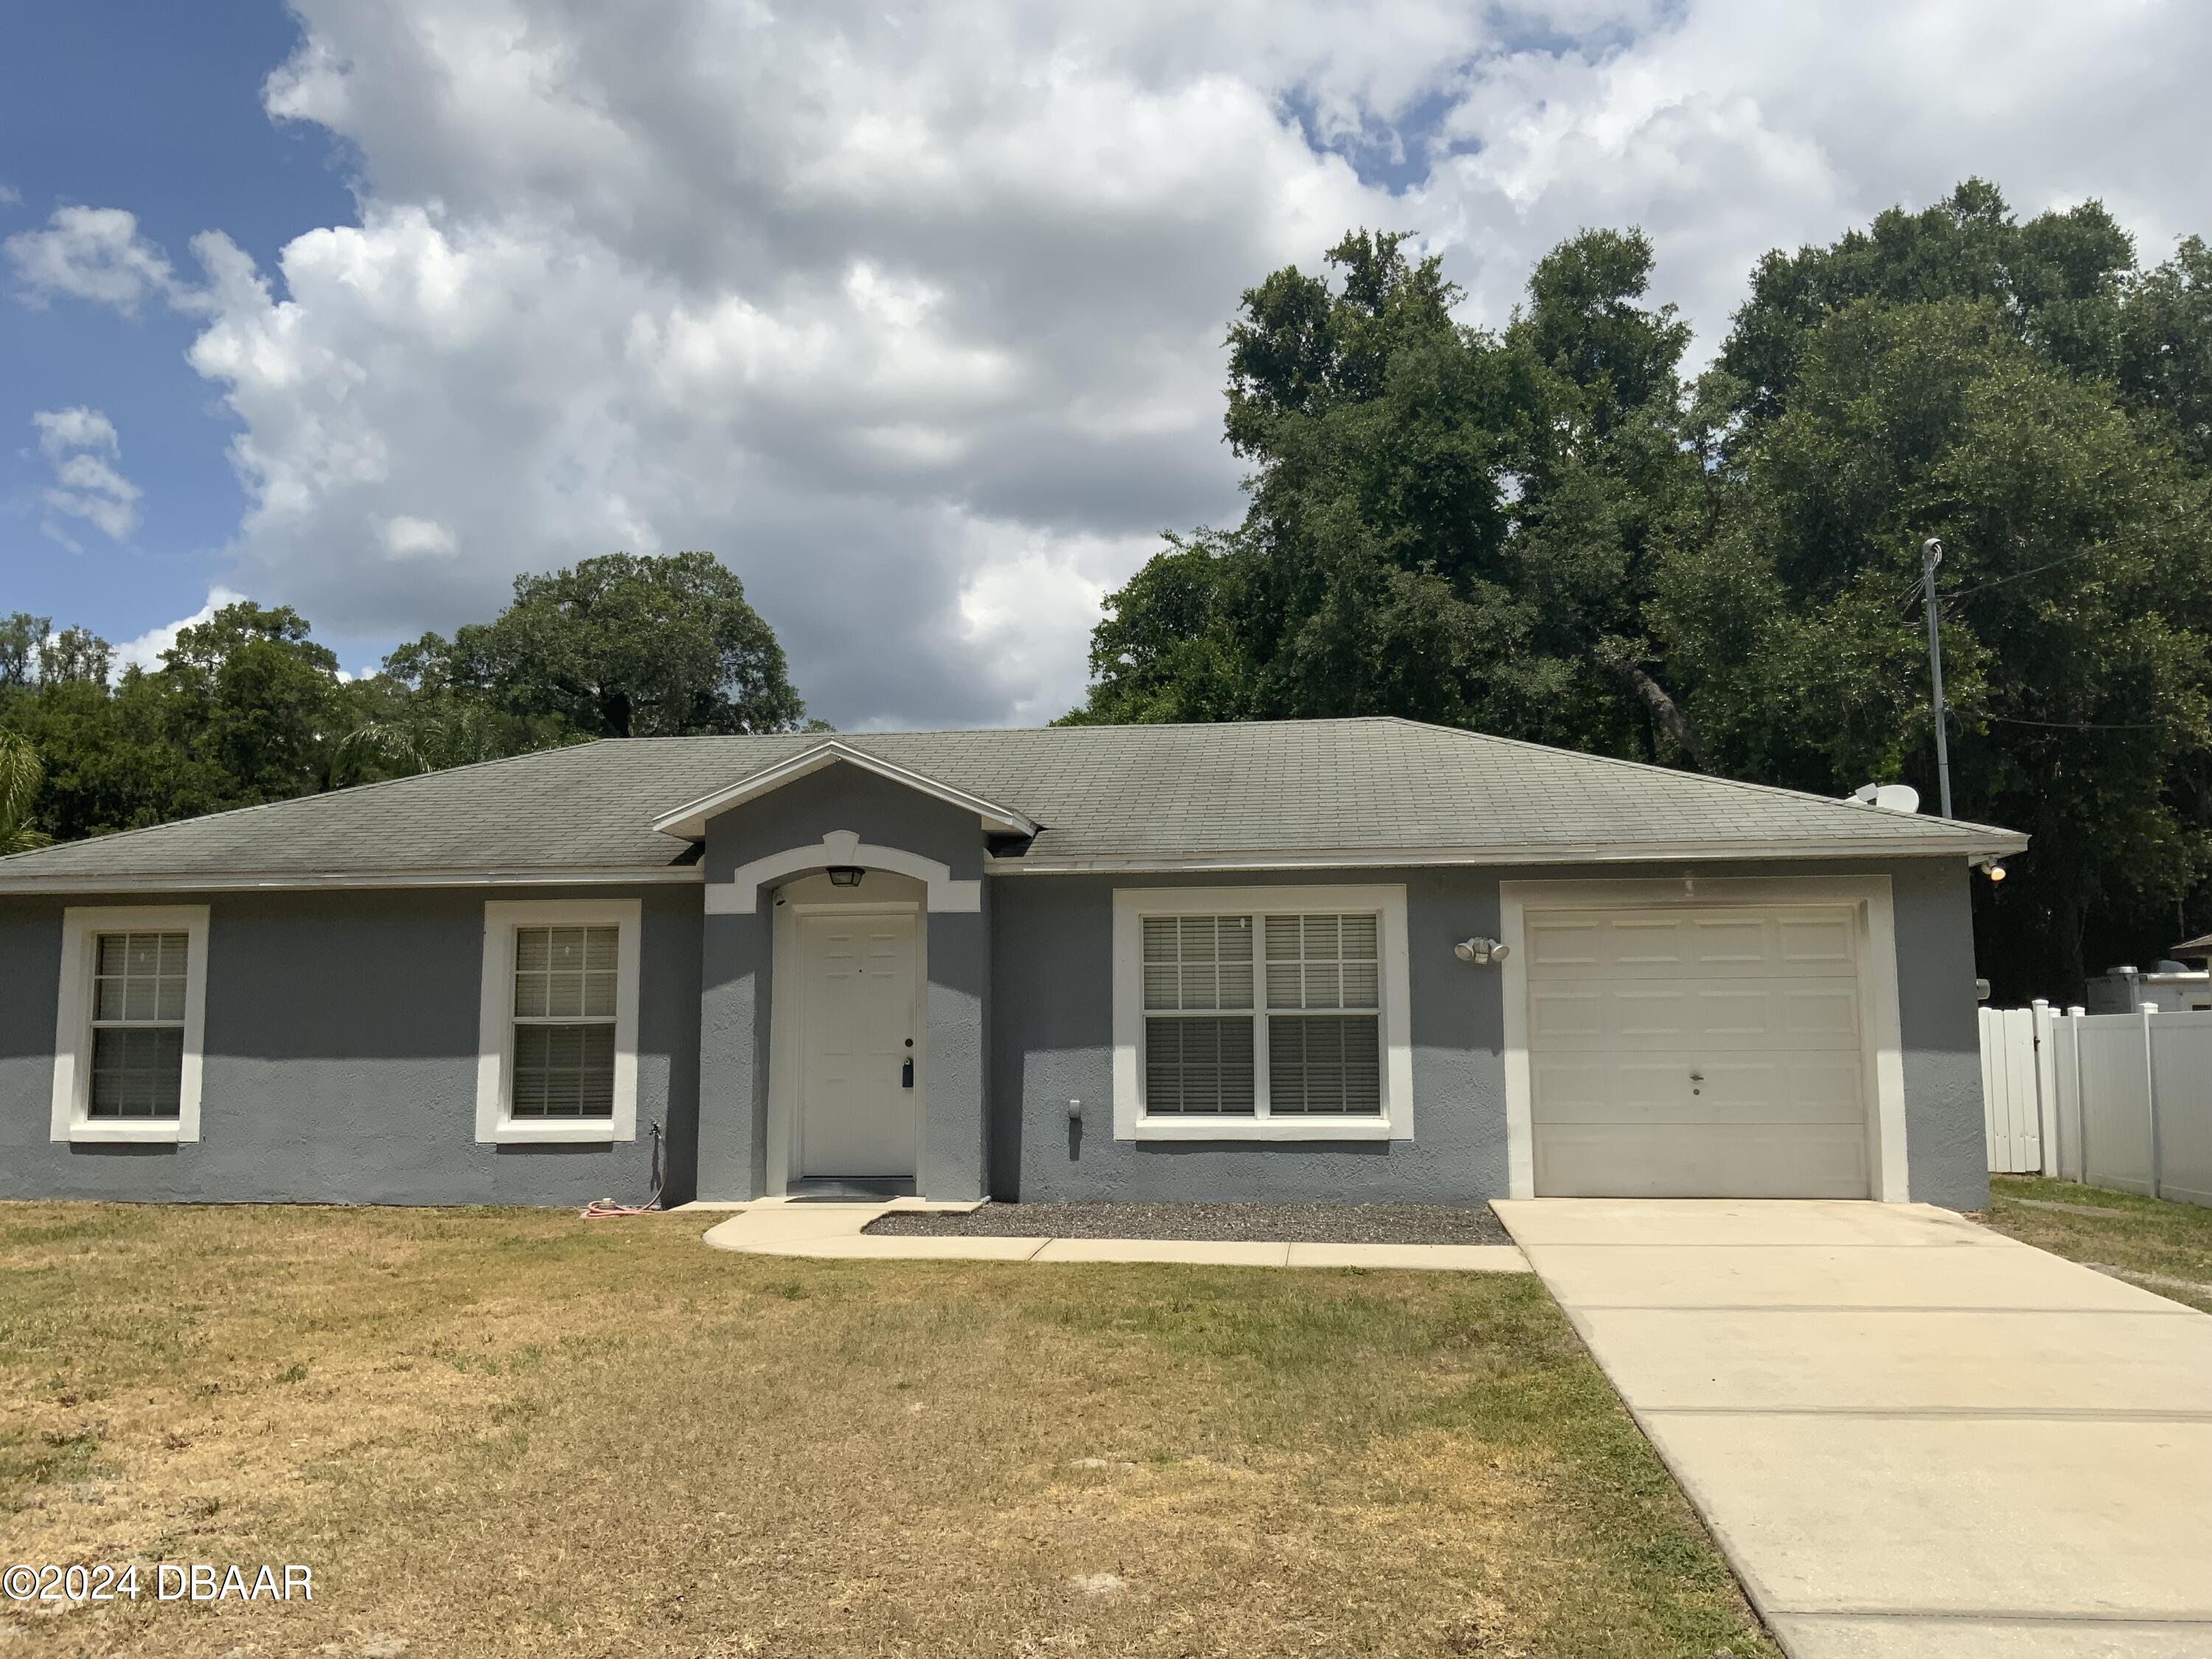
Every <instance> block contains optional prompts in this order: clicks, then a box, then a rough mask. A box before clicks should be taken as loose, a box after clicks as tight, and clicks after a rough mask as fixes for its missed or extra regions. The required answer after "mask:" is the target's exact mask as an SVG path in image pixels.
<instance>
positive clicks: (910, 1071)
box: [899, 1060, 914, 1089]
mask: <svg viewBox="0 0 2212 1659" xmlns="http://www.w3.org/2000/svg"><path fill="white" fill-rule="evenodd" d="M899 1087H900V1088H902V1089H911V1088H913V1087H914V1062H913V1061H912V1060H908V1061H907V1062H906V1064H905V1065H903V1066H900V1067H899Z"/></svg>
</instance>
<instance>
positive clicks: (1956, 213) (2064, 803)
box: [1069, 179, 2212, 997]
mask: <svg viewBox="0 0 2212 1659" xmlns="http://www.w3.org/2000/svg"><path fill="white" fill-rule="evenodd" d="M1406 246H1407V243H1406V239H1404V238H1403V237H1401V236H1397V235H1390V234H1372V233H1368V232H1364V231H1363V232H1359V233H1357V234H1353V235H1351V236H1348V237H1346V239H1345V240H1343V241H1342V242H1340V244H1339V245H1338V246H1336V247H1335V248H1334V249H1332V250H1331V251H1330V252H1329V254H1328V263H1329V265H1330V267H1331V268H1332V269H1333V270H1334V273H1335V280H1334V283H1332V282H1331V281H1330V280H1328V278H1326V277H1323V276H1309V275H1307V274H1305V273H1304V272H1302V271H1300V270H1297V269H1296V268H1295V267H1292V268H1288V269H1285V270H1279V271H1277V272H1275V273H1274V274H1273V276H1269V277H1267V279H1266V280H1265V281H1264V282H1262V283H1261V284H1260V285H1259V286H1258V287H1256V288H1254V289H1251V290H1249V292H1248V293H1246V295H1244V296H1243V306H1242V307H1241V309H1240V313H1239V315H1238V318H1237V322H1236V323H1235V325H1233V326H1232V327H1231V330H1230V335H1229V345H1230V374H1229V385H1228V399H1227V403H1228V412H1227V432H1228V437H1229V441H1230V442H1231V445H1232V447H1234V448H1235V449H1236V451H1237V453H1238V454H1239V455H1240V456H1242V457H1243V458H1244V459H1246V460H1247V461H1248V462H1249V463H1250V464H1251V466H1252V472H1251V475H1250V478H1249V492H1250V496H1251V504H1250V507H1249V510H1248V512H1247V513H1246V515H1245V518H1244V520H1243V523H1242V524H1241V525H1239V526H1237V527H1236V528H1234V529H1231V530H1206V531H1200V532H1196V533H1194V534H1190V535H1181V536H1170V538H1168V544H1167V546H1166V547H1165V548H1164V550H1162V551H1161V553H1160V554H1159V555H1158V556H1157V557H1156V558H1154V559H1153V560H1152V562H1150V563H1149V564H1147V565H1146V567H1145V568H1143V569H1142V570H1140V571H1139V572H1138V573H1137V574H1136V575H1135V576H1134V577H1133V578H1132V580H1130V581H1129V583H1128V584H1127V586H1125V587H1123V588H1122V589H1121V591H1120V592H1117V593H1115V594H1113V595H1112V596H1110V598H1109V599H1108V601H1107V606H1106V614H1105V616H1104V617H1103V619H1102V620H1101V622H1100V623H1099V625H1098V627H1097V630H1096V631H1095V633H1094V635H1093V636H1092V650H1091V673H1092V682H1093V683H1092V686H1091V693H1090V696H1089V699H1088V702H1086V705H1085V708H1083V709H1081V710H1079V711H1078V712H1077V713H1076V714H1073V715H1071V716H1069V718H1070V719H1071V720H1239V719H1254V718H1263V717H1271V716H1282V715H1298V714H1406V715H1409V716H1413V717H1416V718H1420V719H1425V720H1439V721H1443V722H1444V723H1447V724H1453V725H1462V726H1472V727H1474V728H1476V729H1480V730H1484V731H1490V732H1500V733H1504V734H1506V735H1510V736H1516V737H1523V738H1534V739H1537V740H1540V741H1543V742H1548V743H1554V744H1564V745H1566V746H1569V747H1575V748H1581V749H1585V750H1595V751H1597V752H1600V753H1606V754H1614V755H1624V756H1630V757H1641V758H1644V759H1647V760H1656V761H1660V762H1662V763H1668V764H1674V765H1687V766H1696V767H1702V768H1705V769H1711V770H1714V771H1717V772H1720V773H1723V774H1725V775H1731V776H1736V777H1743V778H1749V779H1753V780H1757V781H1765V782H1772V783H1779V784H1785V785H1789V786H1791V787H1798V788H1803V789H1808V790H1812V791H1814V792H1816V793H1823V794H1832V795H1840V794H1844V793H1848V792H1849V791H1850V790H1851V789H1853V788H1855V787H1857V786H1858V785H1859V784H1861V783H1863V782H1866V781H1869V780H1870V779H1872V780H1877V781H1893V780H1905V781H1911V782H1913V783H1915V784H1917V786H1918V787H1920V789H1921V792H1922V794H1923V799H1925V800H1926V801H1927V802H1928V804H1929V806H1930V807H1932V806H1933V805H1934V801H1935V797H1936V778H1935V776H1934V771H1935V768H1934V763H1933V762H1934V732H1933V726H1932V720H1931V714H1930V707H1929V681H1928V668H1927V654H1926V635H1925V632H1924V627H1925V623H1924V618H1923V616H1922V614H1921V611H1920V610H1919V586H1918V582H1917V576H1918V574H1919V569H1920V547H1921V544H1922V543H1923V540H1925V539H1926V538H1929V537H1930V536H1936V537H1940V538H1942V540H1943V542H1944V544H1945V547H1946V549H1947V554H1946V557H1945V560H1944V562H1943V565H1942V574H1941V584H1940V585H1941V586H1942V590H1943V594H1944V598H1943V601H1942V604H1943V617H1944V622H1943V641H1944V654H1945V670H1946V678H1947V680H1948V693H1949V699H1950V702H1951V704H1952V708H1951V711H1950V723H1951V725H1950V735H1951V750H1952V757H1953V766H1954V793H1955V797H1956V800H1957V810H1958V811H1959V812H1960V815H1961V816H1963V817H1972V818H1978V819H1983V820H1985V821H1989V822H1993V823H2005V824H2008V825H2013V826H2015V827H2018V828H2021V829H2027V830H2028V831H2029V832H2030V833H2031V834H2032V835H2033V836H2034V837H2035V842H2034V847H2033V850H2032V851H2031V853H2030V854H2028V855H2027V857H2026V858H2024V859H2021V860H2015V862H2014V865H2013V866H2012V869H2011V872H2010V873H2011V875H2012V876H2013V877H2014V879H2012V880H2010V881H2008V882H2007V883H2006V884H2004V886H2003V887H2002V889H1996V888H1992V887H1991V886H1990V884H1987V883H1981V882H1978V883H1977V884H1976V887H1975V903H1976V907H1977V923H1978V929H1979V933H1980V943H1981V950H1982V958H1983V971H1984V972H1985V973H1987V974H1988V975H1990V977H1991V978H1992V979H1993V980H1994V981H1996V988H1997V992H1998V994H1999V995H2000V996H2002V997H2018V996H2021V995H2025V994H2041V993H2049V994H2058V995H2067V994H2073V993H2074V991H2075V988H2076V987H2078V986H2079V984H2080V981H2081V977H2082V975H2083V973H2084V971H2085V970H2086V969H2096V968H2101V967H2102V966H2104V965H2105V963H2106V962H2107V961H2111V960H2125V959H2130V958H2137V959H2151V958H2154V957H2156V956H2157V955H2159V954H2161V953H2162V952H2163V950H2164V948H2165V946H2166V945H2167V944H2168V943H2169V942H2171V940H2172V939H2175V938H2178V937H2179V936H2180V935H2181V933H2185V932H2197V931H2201V930H2202V929H2203V927H2206V926H2208V925H2212V888H2209V887H2208V885H2207V876H2208V874H2212V663H2208V660H2207V659H2208V641H2212V520H2208V513H2207V509H2208V506H2212V501H2209V500H2208V492H2212V248H2208V246H2207V245H2206V244H2205V243H2204V242H2203V240H2199V239H2197V238H2194V237H2192V238H2190V239H2188V240H2185V241H2184V242H2182V243H2181V244H2180V245H2179V247H2178V249H2177V251H2176V252H2175V253H2174V255H2173V256H2172V258H2170V259H2168V260H2166V262H2165V263H2163V264H2158V265H2156V266H2154V267H2153V268H2151V269H2149V270H2139V269H2138V268H2137V266H2136V261H2135V252H2134V248H2133V246H2132V244H2131V243H2130V239H2129V238H2128V236H2127V234H2125V233H2124V231H2122V230H2121V229H2120V228H2119V227H2118V225H2117V224H2116V223H2115V222H2114V221H2113V220H2112V217H2111V216H2110V215H2109V214H2107V213H2106V211H2105V210H2104V209H2103V208H2102V207H2101V206H2100V204H2096V203H2093V202H2092V203H2087V204H2083V205H2081V206H2079V207H2076V208H2073V209H2070V210H2064V211H2059V212H2051V213H2045V214H2042V215H2039V216H2036V217H2034V218H2032V219H2029V220H2027V221H2025V222H2022V221H2020V220H2018V219H2016V218H2015V216H2013V215H2012V213H2011V212H2010V210H2008V207H2007V206H2006V204H2005V202H2004V199H2003V197H2002V195H2001V194H2000V193H1999V192H1998V191H1997V190H1996V188H1995V187H1994V186H1993V185H1989V184H1986V183H1984V182H1982V181H1980V180H1972V179H1970V180H1968V181H1967V182H1966V184H1963V185H1960V186H1959V188H1958V189H1957V190H1956V191H1954V192H1953V193H1952V194H1951V196H1950V197H1948V198H1947V199H1946V200H1944V201H1943V202H1942V203H1939V204H1937V205H1936V206H1934V207H1932V208H1929V209H1928V210H1925V211H1922V212H1907V211H1905V210H1902V209H1899V210H1892V211H1890V212H1887V213H1884V214H1882V215H1881V216H1878V217H1877V218H1876V219H1875V222H1873V224H1872V225H1871V226H1869V228H1867V229H1865V230H1863V231H1853V232H1850V233H1849V234H1846V235H1844V237H1842V238H1841V239H1839V240H1838V241H1837V242H1835V243H1834V244H1833V245H1832V246H1826V247H1808V248H1801V249H1799V250H1798V251H1797V252H1795V253H1785V252H1779V251H1778V252H1773V253H1771V254H1769V255H1767V256H1766V257H1765V258H1764V259H1762V260H1761V261H1760V262H1759V265H1758V267H1757V269H1756V270H1754V271H1753V273H1752V278H1751V286H1750V294H1749V297H1748V299H1747V301H1746V303H1745V304H1744V306H1743V307H1741V310H1739V311H1738V313H1736V316H1735V320H1734V327H1733V329H1732V331H1731V332H1730V333H1729V337H1728V339H1727V341H1726V343H1725V344H1724V346H1723V349H1722V351H1721V353H1720V355H1719V357H1718V360H1717V362H1716V364H1715V365H1714V367H1713V368H1711V370H1709V371H1708V372H1707V373H1706V374H1705V375H1704V376H1703V377H1702V378H1701V379H1700V380H1699V381H1698V382H1697V383H1696V384H1695V385H1694V386H1683V385H1682V384H1681V383H1680V380H1679V379H1678V368H1679V365H1680V360H1681V356H1682V353H1683V351H1684V349H1686V343H1687V331H1686V329H1685V328H1684V327H1683V325H1681V323H1680V320H1679V319H1677V318H1676V317H1675V315H1674V311H1673V309H1672V307H1668V306H1664V305H1657V306H1655V305H1652V304H1650V302H1649V301H1648V300H1647V298H1646V295H1647V292H1648V289H1649V283H1650V272H1651V251H1650V246H1649V244H1648V243H1647V242H1645V240H1644V238H1643V237H1642V236H1641V235H1639V234H1637V233H1635V232H1634V231H1626V232H1621V231H1613V230H1602V229H1601V230H1586V231H1583V232H1582V233H1581V234H1578V235H1577V236H1575V237H1573V238H1571V239H1570V240H1568V241H1566V242H1565V243H1563V244H1562V245H1561V246H1559V247H1558V248H1557V249H1555V250H1553V252H1551V253H1550V254H1548V255H1547V256H1546V257H1545V258H1544V259H1543V260H1541V262H1540V263H1539V264H1538V265H1537V266H1536V268H1535V270H1534V272H1533V273H1532V275H1531V276H1530V280H1529V285H1528V304H1527V306H1526V307H1524V308H1523V309H1522V311H1520V312H1519V313H1516V315H1515V317H1514V319H1513V320H1512V322H1511V323H1510V325H1509V326H1508V327H1507V328H1505V329H1504V331H1503V332H1502V333H1498V334H1495V335H1492V334H1486V333H1484V332H1482V331H1477V330H1474V329H1470V328H1467V327H1465V326H1463V325H1460V324H1459V323H1457V322H1456V321H1455V320H1454V319H1453V316H1452V310H1453V307H1454V306H1455V303H1456V301H1457V300H1458V297H1459V296H1458V295H1457V293H1456V291H1455V289H1453V288H1452V286H1451V285H1450V284H1449V283H1447V282H1445V281H1444V279H1443V276H1442V274H1441V271H1440V269H1439V267H1438V265H1437V262H1436V261H1435V260H1434V259H1433V258H1431V259H1427V260H1424V261H1422V262H1420V263H1419V264H1413V263H1410V262H1409V261H1408V259H1407V257H1406V252H1405V250H1406Z"/></svg>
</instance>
